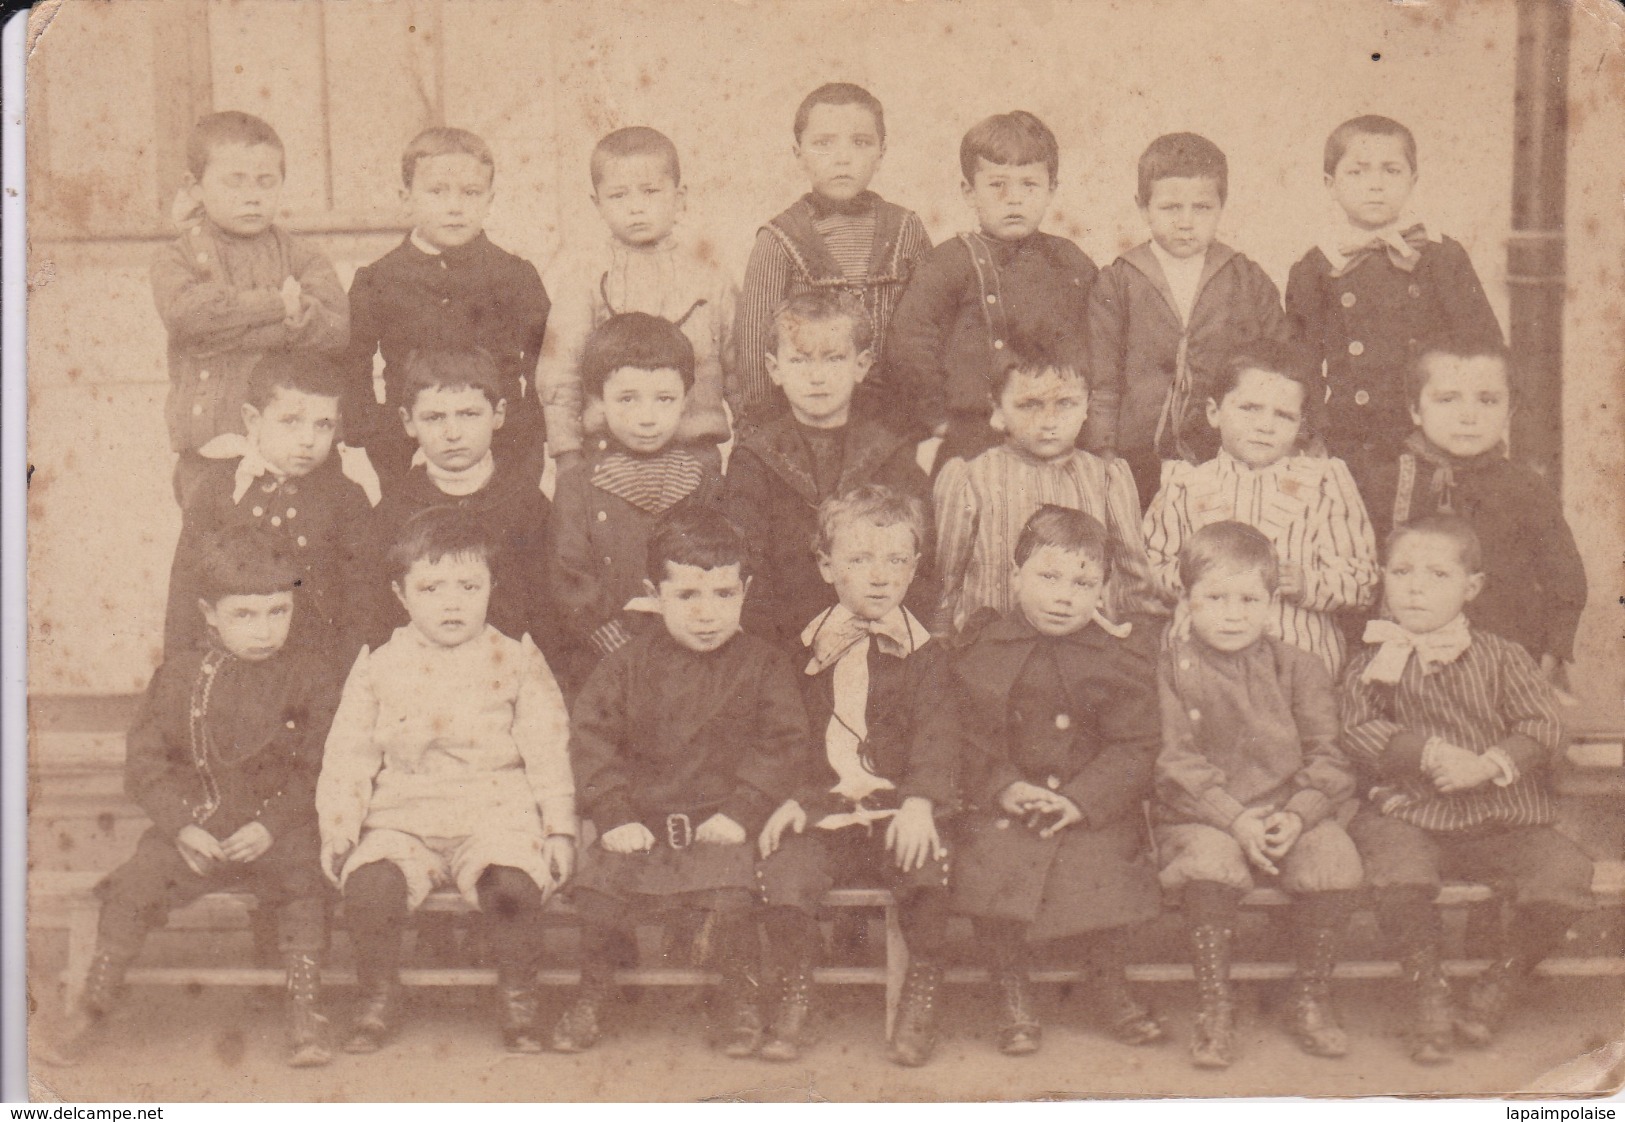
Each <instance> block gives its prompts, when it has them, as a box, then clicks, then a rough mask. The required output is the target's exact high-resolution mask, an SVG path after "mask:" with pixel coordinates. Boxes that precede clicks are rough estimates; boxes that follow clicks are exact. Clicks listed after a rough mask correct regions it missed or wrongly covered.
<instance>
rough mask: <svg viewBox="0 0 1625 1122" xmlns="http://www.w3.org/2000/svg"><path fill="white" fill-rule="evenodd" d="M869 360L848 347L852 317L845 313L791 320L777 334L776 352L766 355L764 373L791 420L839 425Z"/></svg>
mask: <svg viewBox="0 0 1625 1122" xmlns="http://www.w3.org/2000/svg"><path fill="white" fill-rule="evenodd" d="M873 361H874V356H873V355H872V354H871V353H870V352H868V351H860V350H858V349H857V347H855V346H854V345H853V343H852V321H851V320H849V319H847V318H846V317H845V316H838V317H836V318H834V319H826V320H816V321H813V322H807V321H801V320H795V321H791V322H789V323H786V324H785V325H784V329H783V330H782V331H781V332H779V341H778V353H777V354H769V355H768V356H767V376H768V377H769V378H771V379H773V384H774V385H776V386H778V387H779V388H780V389H782V390H783V391H784V396H785V397H786V398H788V399H789V401H790V412H791V413H793V414H795V418H796V420H798V421H800V422H801V423H802V424H804V425H807V426H809V427H811V428H816V429H832V428H840V427H841V426H842V425H844V424H846V421H847V416H848V415H849V414H850V413H851V411H852V392H853V391H854V390H855V389H857V386H858V383H859V382H861V381H863V378H864V375H866V374H868V373H869V366H870V364H871V363H872V362H873Z"/></svg>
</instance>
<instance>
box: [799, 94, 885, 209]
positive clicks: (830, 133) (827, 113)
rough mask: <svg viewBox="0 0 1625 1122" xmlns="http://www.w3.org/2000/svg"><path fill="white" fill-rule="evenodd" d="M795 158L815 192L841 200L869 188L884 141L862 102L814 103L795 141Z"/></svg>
mask: <svg viewBox="0 0 1625 1122" xmlns="http://www.w3.org/2000/svg"><path fill="white" fill-rule="evenodd" d="M795 153H796V159H797V160H798V161H799V162H800V163H801V170H802V171H804V172H806V173H807V178H808V179H809V180H810V181H811V183H812V189H813V192H814V193H815V194H818V195H821V196H823V197H824V198H826V199H829V200H831V201H833V202H838V203H844V202H846V201H847V200H849V199H852V198H855V197H856V196H858V195H861V194H862V193H863V192H864V191H867V190H868V189H869V181H870V180H871V179H873V178H874V177H875V172H876V171H878V170H880V158H881V157H882V156H884V155H885V154H886V143H885V141H883V140H881V139H880V127H879V125H878V124H877V123H876V121H875V115H874V114H873V113H871V112H869V110H867V109H865V108H864V107H863V106H861V105H822V104H820V105H815V106H813V107H812V110H811V112H809V113H808V114H807V127H806V128H805V129H803V130H802V131H801V139H800V140H798V141H797V142H796V147H795Z"/></svg>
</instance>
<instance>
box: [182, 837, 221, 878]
mask: <svg viewBox="0 0 1625 1122" xmlns="http://www.w3.org/2000/svg"><path fill="white" fill-rule="evenodd" d="M175 848H176V849H178V850H180V854H181V860H183V861H185V862H186V867H187V868H189V869H191V870H192V871H193V872H194V873H196V874H197V875H198V876H200V877H206V876H208V875H209V874H210V873H211V872H213V871H214V867H215V865H216V864H218V863H219V862H221V861H224V860H226V854H225V851H224V850H223V849H221V848H220V842H219V841H218V840H217V839H216V838H215V836H214V835H213V834H211V833H209V831H207V830H205V829H204V828H203V827H202V826H182V827H181V832H180V833H178V834H176V835H175Z"/></svg>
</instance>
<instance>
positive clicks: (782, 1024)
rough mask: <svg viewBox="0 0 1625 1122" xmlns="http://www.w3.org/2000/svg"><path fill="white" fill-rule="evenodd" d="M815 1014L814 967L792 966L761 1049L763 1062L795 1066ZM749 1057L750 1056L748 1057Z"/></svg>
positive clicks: (781, 981) (784, 976) (802, 964)
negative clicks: (813, 1003) (812, 1013)
mask: <svg viewBox="0 0 1625 1122" xmlns="http://www.w3.org/2000/svg"><path fill="white" fill-rule="evenodd" d="M811 1010H812V963H810V962H807V961H805V960H802V961H799V962H795V963H792V964H790V965H789V966H788V967H787V968H786V969H785V970H784V973H783V977H782V978H781V979H780V984H779V1000H778V1004H777V1006H776V1007H775V1008H774V1010H773V1019H772V1021H771V1022H770V1023H769V1025H768V1028H767V1042H766V1043H764V1044H763V1045H762V1052H761V1055H762V1059H764V1060H774V1061H777V1062H779V1063H792V1062H794V1061H796V1060H799V1059H800V1058H801V1036H802V1033H803V1031H805V1029H806V1027H807V1016H808V1014H809V1013H810V1012H811ZM747 1054H748V1053H747Z"/></svg>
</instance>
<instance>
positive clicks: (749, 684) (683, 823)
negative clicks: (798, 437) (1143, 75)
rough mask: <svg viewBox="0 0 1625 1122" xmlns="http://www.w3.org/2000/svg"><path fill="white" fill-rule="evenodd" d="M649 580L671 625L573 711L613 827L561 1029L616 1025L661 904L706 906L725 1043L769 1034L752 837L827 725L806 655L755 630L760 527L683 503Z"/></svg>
mask: <svg viewBox="0 0 1625 1122" xmlns="http://www.w3.org/2000/svg"><path fill="white" fill-rule="evenodd" d="M647 564H648V568H647V573H648V577H647V586H646V591H647V592H648V594H649V595H650V596H651V597H653V598H654V599H655V601H656V603H657V604H658V611H659V617H660V621H661V626H659V627H656V628H650V629H648V630H646V631H644V632H643V633H642V634H640V635H638V636H637V637H636V638H634V639H632V640H631V641H630V642H628V643H626V644H624V645H623V646H621V647H619V648H617V649H616V650H614V651H612V652H611V653H610V654H609V655H607V656H606V657H605V658H604V660H603V661H602V662H600V663H599V664H598V666H597V668H596V669H595V670H594V671H593V672H592V676H591V677H590V678H589V679H588V680H587V683H586V685H585V686H583V687H582V690H581V693H580V695H579V696H578V697H577V698H576V702H575V706H574V709H573V710H572V712H571V735H570V759H571V763H572V765H573V766H574V768H575V775H576V783H577V788H578V790H579V791H580V793H581V810H582V813H583V814H585V815H586V816H588V817H590V818H591V819H592V820H593V823H594V825H595V826H596V827H597V830H598V840H597V841H596V842H595V843H593V845H592V846H591V847H589V848H588V849H587V851H586V852H585V853H583V854H582V863H581V874H580V876H579V877H578V878H577V879H576V885H575V889H574V892H573V895H572V900H573V901H574V902H575V904H576V907H577V908H578V910H579V911H580V913H581V918H582V923H583V930H582V969H581V987H580V989H579V990H578V992H577V994H576V997H575V999H574V1001H573V1002H572V1003H571V1005H570V1007H569V1008H568V1009H567V1010H566V1012H565V1014H564V1016H563V1017H562V1018H561V1019H560V1020H559V1022H558V1024H557V1025H556V1026H555V1028H554V1030H553V1047H554V1049H555V1050H556V1051H560V1052H580V1051H583V1050H585V1049H587V1048H591V1047H592V1046H593V1045H595V1044H596V1043H597V1042H598V1040H599V1038H600V1036H601V1035H602V1026H601V1018H602V1015H603V1012H604V1006H605V1004H606V1003H607V1002H608V1001H609V1000H610V998H611V996H612V989H613V985H614V970H615V966H616V960H617V958H618V957H619V956H620V953H621V949H622V948H623V947H624V945H625V942H626V935H627V933H628V930H629V929H630V928H632V927H634V926H635V925H636V923H637V922H638V921H640V920H643V919H646V918H647V917H648V916H650V915H651V914H654V913H662V914H664V913H670V912H672V911H674V910H676V911H679V912H687V913H689V914H690V915H692V916H693V917H694V918H696V919H699V920H700V921H701V922H700V923H699V925H698V926H699V930H700V935H699V937H698V939H697V940H696V954H697V957H702V958H703V957H705V956H704V953H703V952H702V951H701V950H700V947H702V946H705V947H708V948H709V949H710V951H711V956H712V958H713V959H714V961H715V962H716V966H717V969H719V970H720V971H721V973H722V985H721V988H720V991H719V994H718V995H717V996H718V997H719V998H720V1002H719V1008H718V1010H717V1012H718V1017H717V1021H718V1024H717V1027H718V1029H719V1030H720V1037H721V1039H720V1045H721V1048H722V1051H723V1052H724V1054H726V1055H728V1056H730V1057H734V1058H743V1057H747V1056H751V1055H754V1054H755V1053H756V1051H757V1049H758V1048H760V1047H761V1043H762V1017H761V1011H760V1009H759V1007H758V1004H757V999H756V995H755V993H754V990H755V988H756V984H757V983H756V978H757V973H756V966H757V960H758V958H759V955H758V951H757V932H756V925H755V917H754V915H753V914H752V909H753V907H754V904H755V899H756V890H757V883H756V871H755V860H754V858H755V849H754V847H752V846H751V845H750V844H749V840H750V838H752V837H753V836H755V834H756V833H757V832H758V831H759V830H760V829H761V828H762V824H763V823H764V822H765V821H766V820H767V817H768V815H769V814H770V813H771V811H772V809H773V808H774V807H775V806H777V805H778V804H779V803H781V802H783V801H784V799H785V798H787V797H788V796H789V795H790V794H791V793H792V792H793V791H794V790H795V788H796V784H797V782H798V780H799V779H800V778H801V776H802V775H803V774H804V773H805V770H806V767H807V759H808V752H809V748H810V746H811V736H810V734H809V731H808V728H807V714H806V710H805V708H804V707H803V704H802V700H801V696H800V690H799V687H798V686H797V683H796V674H795V671H794V670H793V669H792V668H791V666H790V662H789V659H788V657H787V656H786V655H785V654H784V653H783V652H782V651H780V650H778V649H777V648H775V647H773V646H772V645H771V644H769V643H767V642H766V641H765V640H762V639H758V638H756V637H755V636H753V635H748V634H742V633H741V632H740V630H739V613H740V609H741V608H742V607H743V605H744V600H745V593H746V591H747V589H748V587H749V584H750V571H749V567H748V565H749V563H748V559H747V551H746V547H745V542H744V539H743V538H742V537H741V536H740V533H739V531H738V530H737V529H735V528H734V526H733V525H732V524H731V523H729V522H728V520H727V519H726V518H724V517H723V516H722V515H721V514H719V513H717V512H716V511H715V510H710V509H707V508H704V507H688V508H681V509H676V510H672V511H670V512H668V513H667V514H665V515H664V516H662V517H661V518H660V519H659V521H658V522H657V523H656V525H655V527H654V530H653V532H652V533H651V534H650V536H649V545H648V550H647Z"/></svg>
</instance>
